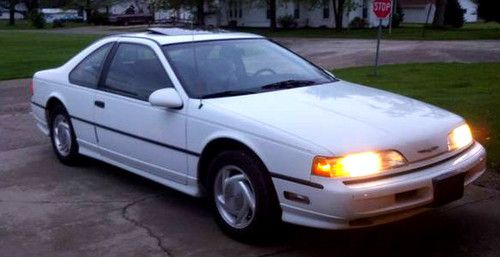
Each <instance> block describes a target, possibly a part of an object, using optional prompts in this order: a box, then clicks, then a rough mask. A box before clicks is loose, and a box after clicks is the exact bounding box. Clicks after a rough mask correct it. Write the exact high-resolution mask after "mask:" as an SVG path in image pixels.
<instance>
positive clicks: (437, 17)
mask: <svg viewBox="0 0 500 257" xmlns="http://www.w3.org/2000/svg"><path fill="white" fill-rule="evenodd" d="M446 2H447V0H436V11H435V13H434V20H433V22H432V26H433V27H438V28H441V27H444V12H445V10H446Z"/></svg>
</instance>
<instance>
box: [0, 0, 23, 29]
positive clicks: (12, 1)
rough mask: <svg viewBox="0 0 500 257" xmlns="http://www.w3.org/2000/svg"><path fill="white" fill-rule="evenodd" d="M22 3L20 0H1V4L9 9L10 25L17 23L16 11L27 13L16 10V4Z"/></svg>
mask: <svg viewBox="0 0 500 257" xmlns="http://www.w3.org/2000/svg"><path fill="white" fill-rule="evenodd" d="M19 3H20V0H4V1H0V6H1V7H2V8H5V9H7V10H9V26H14V25H16V19H15V15H16V13H20V14H22V15H26V13H25V12H22V11H18V10H16V5H17V4H19Z"/></svg>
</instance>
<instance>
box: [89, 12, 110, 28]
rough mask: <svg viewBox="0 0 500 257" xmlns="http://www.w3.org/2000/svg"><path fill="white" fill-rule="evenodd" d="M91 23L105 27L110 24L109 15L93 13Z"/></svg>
mask: <svg viewBox="0 0 500 257" xmlns="http://www.w3.org/2000/svg"><path fill="white" fill-rule="evenodd" d="M90 22H91V23H93V24H94V25H103V24H106V23H108V15H106V14H105V13H100V12H97V11H94V12H92V14H91V15H90Z"/></svg>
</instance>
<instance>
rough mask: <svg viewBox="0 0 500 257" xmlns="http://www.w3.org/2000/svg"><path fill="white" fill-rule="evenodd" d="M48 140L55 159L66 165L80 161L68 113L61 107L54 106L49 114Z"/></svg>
mask: <svg viewBox="0 0 500 257" xmlns="http://www.w3.org/2000/svg"><path fill="white" fill-rule="evenodd" d="M49 119H50V120H49V125H50V126H49V127H50V140H51V142H52V149H53V150H54V153H55V154H56V156H57V158H58V159H59V160H60V161H61V162H62V163H64V164H66V165H71V166H72V165H76V164H78V163H79V161H80V155H79V154H78V143H77V142H76V136H75V132H74V130H73V124H72V123H71V119H70V117H69V115H68V112H67V111H66V109H65V108H64V107H63V106H62V105H56V106H55V107H54V108H52V109H51V110H50V112H49Z"/></svg>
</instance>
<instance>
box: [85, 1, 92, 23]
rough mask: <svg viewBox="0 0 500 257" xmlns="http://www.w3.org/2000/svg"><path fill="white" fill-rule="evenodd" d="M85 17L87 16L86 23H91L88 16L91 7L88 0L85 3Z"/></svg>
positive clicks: (90, 12)
mask: <svg viewBox="0 0 500 257" xmlns="http://www.w3.org/2000/svg"><path fill="white" fill-rule="evenodd" d="M85 15H86V16H87V23H88V24H90V23H92V19H91V18H90V16H91V15H92V6H91V2H90V0H86V1H85Z"/></svg>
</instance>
